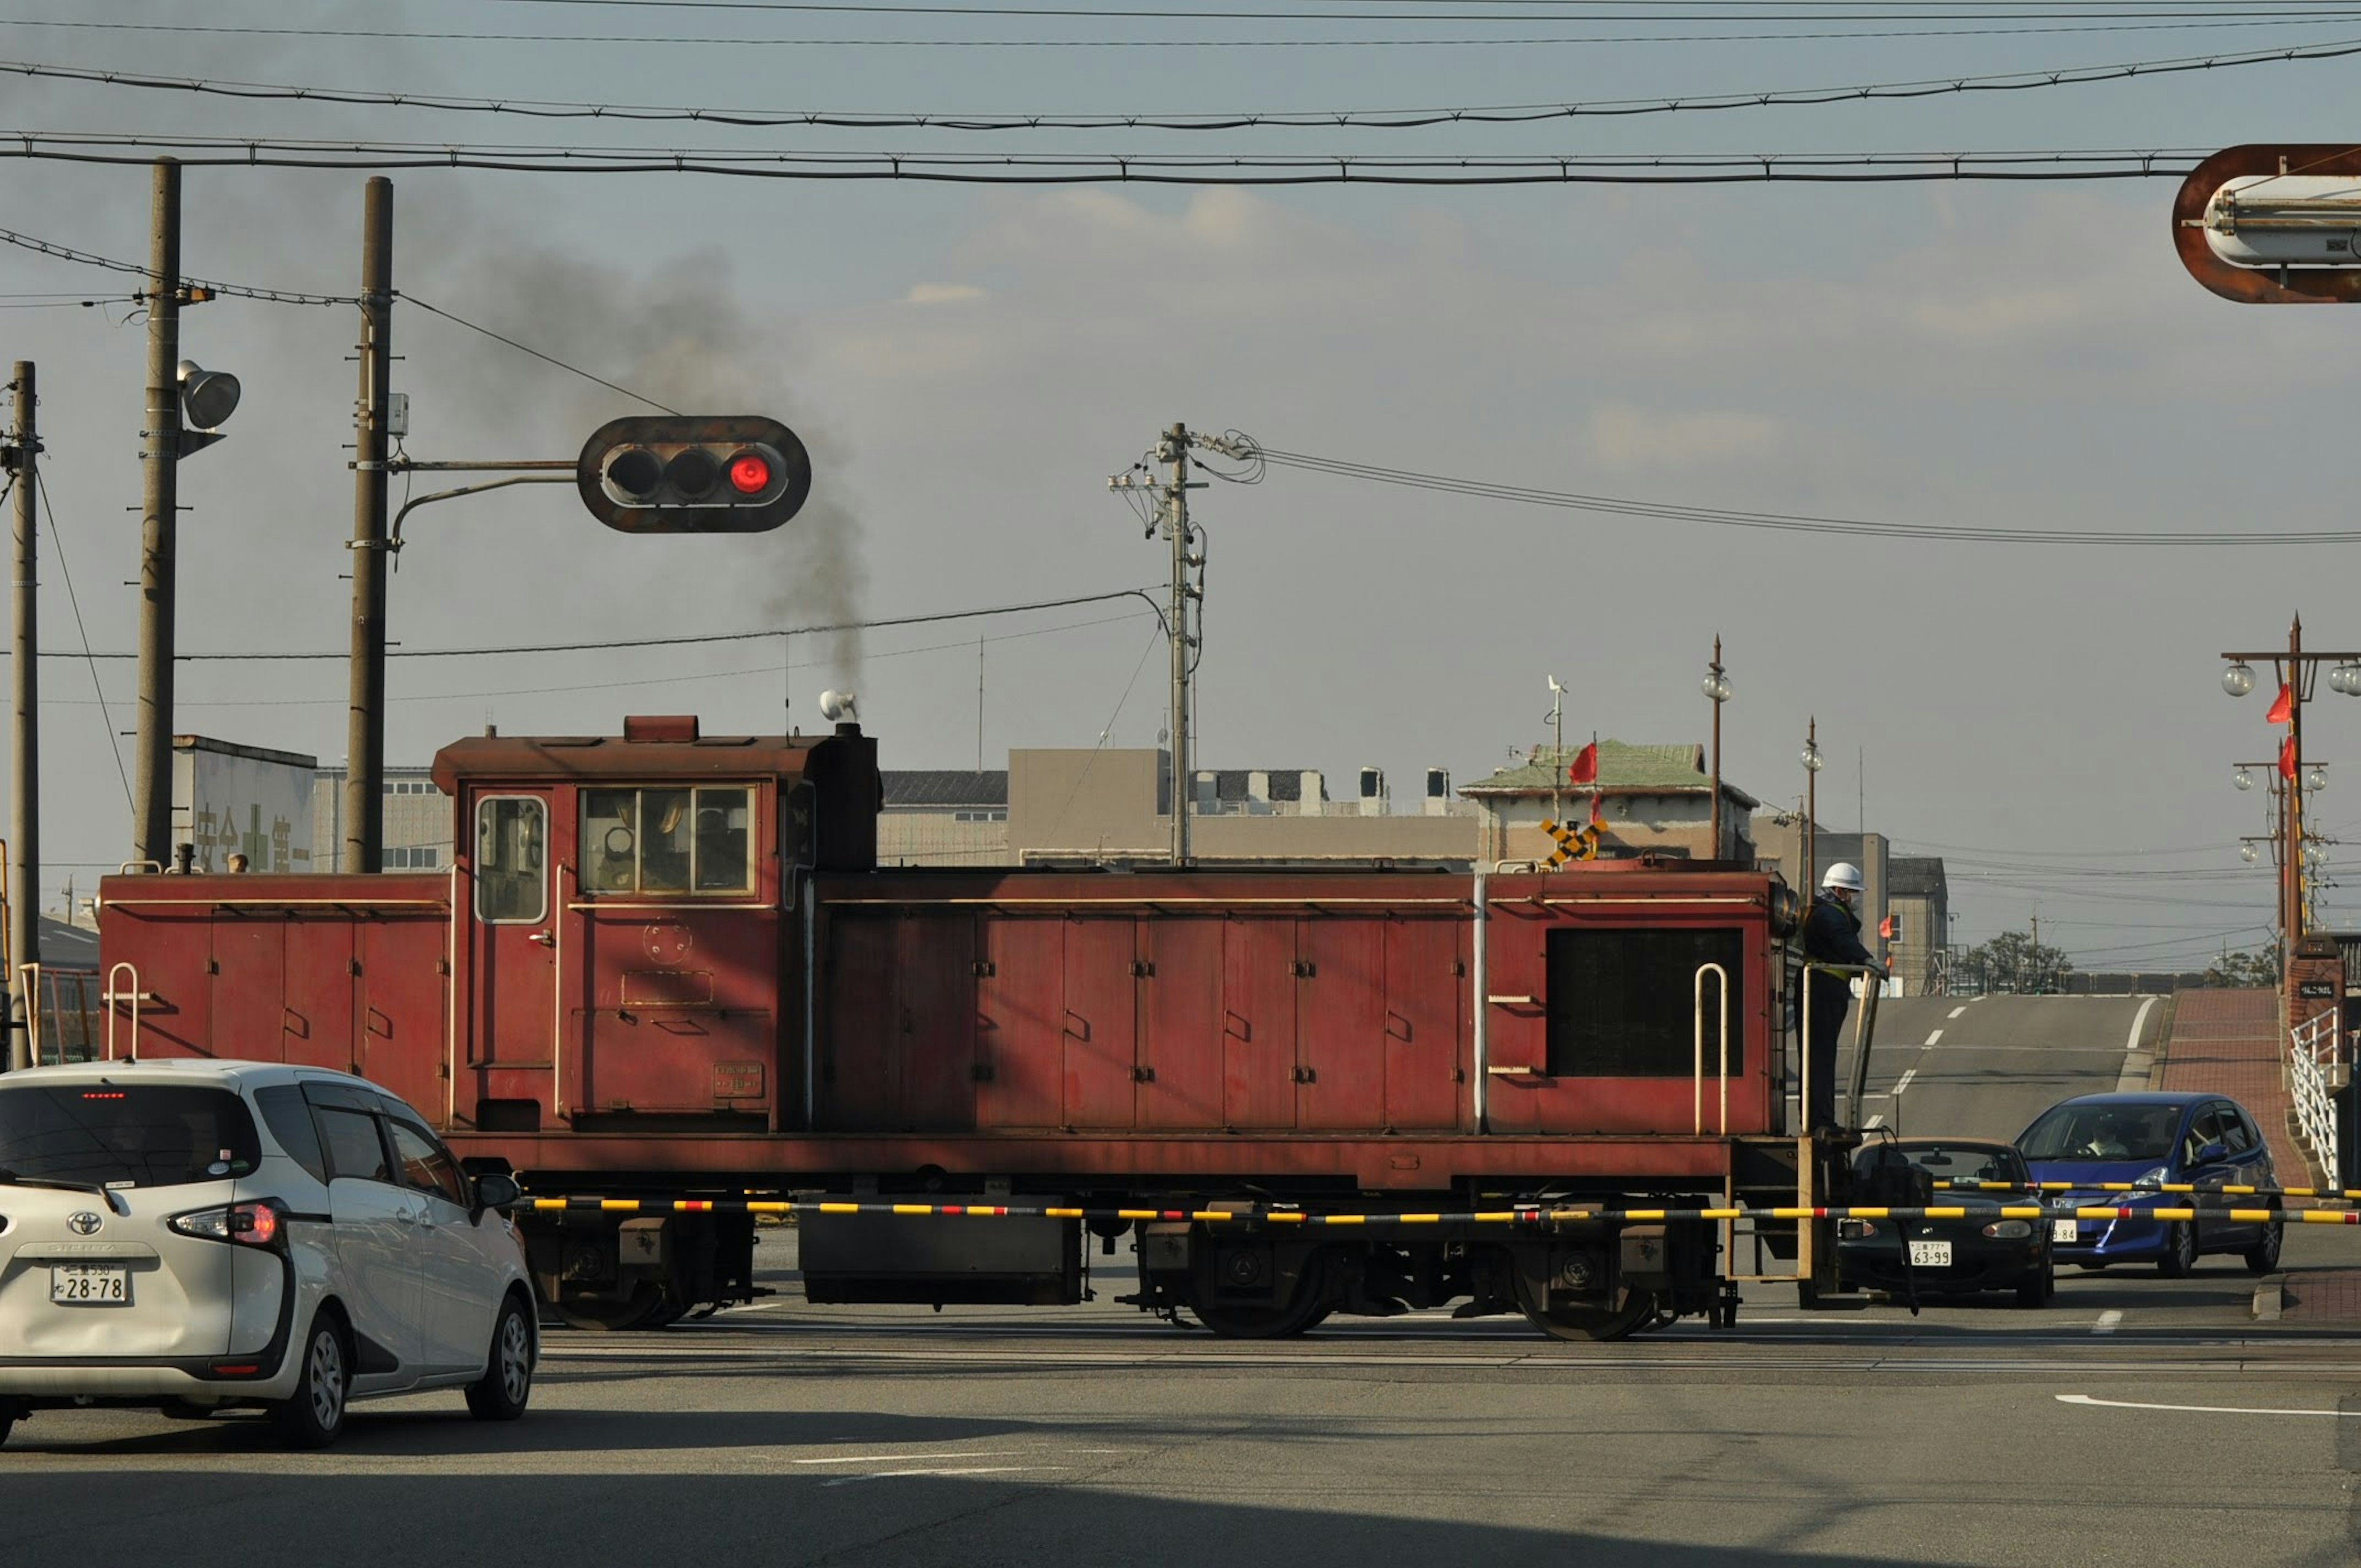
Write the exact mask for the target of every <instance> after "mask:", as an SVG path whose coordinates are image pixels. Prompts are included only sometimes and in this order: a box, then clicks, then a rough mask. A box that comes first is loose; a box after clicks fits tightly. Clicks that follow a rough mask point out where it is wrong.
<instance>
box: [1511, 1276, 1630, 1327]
mask: <svg viewBox="0 0 2361 1568" xmlns="http://www.w3.org/2000/svg"><path fill="white" fill-rule="evenodd" d="M1515 1279H1516V1288H1517V1306H1518V1308H1519V1310H1521V1311H1522V1312H1523V1313H1524V1314H1525V1321H1528V1322H1530V1323H1532V1325H1533V1327H1535V1328H1537V1329H1539V1330H1541V1331H1542V1332H1543V1333H1545V1334H1547V1335H1549V1337H1550V1338H1552V1339H1565V1340H1586V1341H1588V1340H1609V1339H1628V1338H1630V1337H1631V1335H1633V1334H1635V1333H1638V1332H1640V1331H1641V1330H1642V1329H1645V1328H1651V1327H1653V1326H1654V1324H1655V1321H1656V1299H1655V1298H1654V1297H1653V1296H1652V1295H1650V1294H1648V1293H1647V1292H1645V1291H1639V1290H1627V1291H1625V1292H1624V1293H1623V1304H1622V1305H1621V1306H1620V1307H1606V1306H1598V1307H1594V1306H1590V1305H1587V1304H1586V1305H1582V1306H1574V1307H1553V1306H1551V1305H1550V1304H1549V1301H1548V1299H1546V1297H1543V1299H1539V1300H1536V1299H1534V1294H1535V1293H1534V1291H1533V1289H1532V1287H1530V1286H1529V1285H1527V1283H1526V1282H1525V1277H1524V1275H1523V1274H1522V1273H1521V1272H1520V1273H1518V1274H1517V1275H1516V1276H1515Z"/></svg>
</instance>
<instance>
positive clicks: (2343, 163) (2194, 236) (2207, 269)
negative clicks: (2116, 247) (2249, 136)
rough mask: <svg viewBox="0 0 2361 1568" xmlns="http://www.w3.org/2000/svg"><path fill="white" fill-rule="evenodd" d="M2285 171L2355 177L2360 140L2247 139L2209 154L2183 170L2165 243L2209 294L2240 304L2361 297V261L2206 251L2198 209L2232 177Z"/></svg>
mask: <svg viewBox="0 0 2361 1568" xmlns="http://www.w3.org/2000/svg"><path fill="white" fill-rule="evenodd" d="M2275 174H2284V175H2290V176H2311V177H2315V178H2319V177H2328V178H2335V177H2342V176H2361V147H2345V146H2340V145H2338V144H2336V143H2334V142H2319V143H2299V144H2295V145H2280V146H2273V145H2268V144H2265V143H2259V142H2257V143H2253V144H2250V145H2248V146H2246V147H2234V148H2225V149H2224V150H2223V151H2221V152H2217V153H2215V154H2214V155H2213V157H2211V158H2209V159H2206V160H2205V161H2204V162H2202V163H2201V164H2199V165H2198V166H2197V167H2196V168H2195V169H2194V170H2191V171H2190V175H2189V178H2188V179H2186V180H2184V181H2181V182H2180V193H2179V194H2178V195H2176V196H2175V197H2174V198H2173V202H2172V248H2173V249H2174V250H2175V251H2177V252H2178V253H2179V254H2180V265H2181V266H2183V267H2185V268H2187V269H2189V275H2190V276H2191V278H2194V279H2196V280H2198V281H2199V282H2200V283H2202V284H2204V285H2205V287H2206V288H2208V289H2210V290H2212V291H2213V292H2214V293H2216V294H2219V295H2221V296H2222V297H2223V298H2224V299H2225V300H2231V301H2235V302H2237V303H2239V304H2242V305H2339V304H2352V303H2355V302H2361V267H2349V268H2340V267H2240V266H2238V265H2236V264H2235V263H2234V262H2229V261H2224V260H2223V259H2222V258H2220V257H2218V256H2216V255H2214V254H2213V247H2212V246H2211V245H2209V244H2207V243H2206V239H2205V210H2206V207H2207V206H2208V204H2210V203H2212V201H2213V195H2214V192H2218V191H2219V190H2221V189H2222V187H2223V186H2224V185H2225V184H2227V183H2228V182H2229V181H2233V180H2237V179H2241V178H2245V177H2249V176H2258V175H2259V176H2269V175H2275Z"/></svg>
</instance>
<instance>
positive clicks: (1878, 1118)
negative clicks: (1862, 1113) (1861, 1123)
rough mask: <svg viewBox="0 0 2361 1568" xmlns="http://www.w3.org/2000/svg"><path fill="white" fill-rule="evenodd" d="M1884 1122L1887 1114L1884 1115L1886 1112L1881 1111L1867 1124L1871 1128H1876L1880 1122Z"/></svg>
mask: <svg viewBox="0 0 2361 1568" xmlns="http://www.w3.org/2000/svg"><path fill="white" fill-rule="evenodd" d="M1884 1120H1885V1113H1884V1112H1883V1111H1880V1112H1879V1113H1877V1114H1876V1115H1874V1116H1872V1117H1871V1118H1870V1119H1869V1121H1868V1123H1867V1124H1866V1125H1868V1126H1871V1127H1874V1126H1876V1125H1877V1124H1879V1123H1880V1122H1883V1121H1884Z"/></svg>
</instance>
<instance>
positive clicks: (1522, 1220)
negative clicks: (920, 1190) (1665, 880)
mask: <svg viewBox="0 0 2361 1568" xmlns="http://www.w3.org/2000/svg"><path fill="white" fill-rule="evenodd" d="M519 1207H522V1208H529V1209H531V1210H533V1212H538V1213H558V1212H565V1213H584V1212H589V1213H610V1214H618V1213H620V1214H798V1215H801V1214H833V1215H843V1214H878V1215H894V1216H899V1217H902V1218H951V1217H972V1218H976V1219H1017V1220H1085V1221H1093V1222H1108V1221H1115V1222H1123V1223H1130V1222H1133V1221H1138V1220H1148V1221H1166V1222H1172V1221H1179V1222H1185V1223H1191V1224H1230V1225H1257V1224H1264V1225H1281V1226H1287V1225H1300V1226H1306V1227H1339V1226H1379V1227H1383V1226H1391V1225H1486V1226H1490V1225H1511V1226H1513V1225H1536V1224H1585V1223H1614V1224H1643V1223H1644V1224H1654V1223H1664V1222H1669V1221H1689V1220H1697V1221H1722V1220H1780V1221H1794V1220H1899V1221H1917V1220H2067V1219H2073V1220H2195V1219H2206V1220H2242V1221H2249V1222H2268V1221H2273V1220H2280V1221H2285V1222H2287V1223H2290V1224H2296V1223H2302V1224H2323V1225H2361V1211H2356V1210H2350V1209H2338V1210H2330V1209H2292V1210H2281V1209H2205V1210H2202V1211H2201V1210H2199V1209H2196V1208H2193V1207H2179V1208H2164V1207H2148V1206H2145V1205H2144V1206H2142V1207H2139V1208H2133V1207H2131V1206H2129V1205H2114V1204H2095V1203H2086V1204H2078V1205H2074V1206H2071V1207H2069V1206H2066V1205H2062V1204H2041V1203H1974V1204H1969V1203H1959V1204H1934V1205H1921V1206H1918V1207H1915V1208H1912V1207H1901V1206H1893V1205H1860V1204H1855V1205H1829V1206H1819V1207H1811V1208H1771V1209H1607V1208H1587V1207H1581V1206H1561V1207H1551V1208H1543V1207H1539V1206H1532V1207H1517V1208H1510V1209H1488V1210H1487V1209H1477V1210H1469V1211H1464V1212H1421V1213H1399V1214H1325V1213H1306V1212H1301V1211H1297V1210H1292V1209H1264V1210H1251V1211H1243V1212H1241V1211H1233V1210H1228V1209H1094V1208H1082V1207H1067V1206H1062V1205H1055V1204H1044V1203H891V1202H884V1201H868V1202H861V1201H837V1200H829V1199H784V1198H782V1199H760V1198H598V1197H588V1196H576V1197H566V1198H533V1199H528V1200H526V1201H525V1202H524V1203H522V1204H521V1205H519Z"/></svg>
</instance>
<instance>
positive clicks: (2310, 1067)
mask: <svg viewBox="0 0 2361 1568" xmlns="http://www.w3.org/2000/svg"><path fill="white" fill-rule="evenodd" d="M2340 1065H2341V1064H2340V1062H2339V1060H2338V1055H2337V1036H2336V1010H2335V1009H2334V1008H2331V1009H2329V1010H2328V1011H2327V1012H2325V1013H2323V1014H2320V1015H2319V1016H2318V1017H2316V1018H2313V1019H2312V1020H2311V1021H2310V1022H2308V1023H2304V1024H2300V1025H2297V1026H2296V1027H2295V1028H2293V1029H2290V1030H2289V1031H2288V1095H2289V1097H2290V1099H2292V1100H2293V1101H2294V1102H2295V1123H2296V1130H2297V1131H2298V1132H2299V1133H2301V1135H2302V1136H2303V1142H2304V1145H2305V1147H2306V1148H2307V1149H2308V1150H2309V1151H2310V1153H2311V1156H2312V1163H2314V1164H2315V1165H2317V1166H2318V1167H2319V1168H2321V1169H2323V1170H2325V1171H2330V1172H2334V1170H2335V1169H2336V1098H2335V1092H2334V1091H2335V1090H2336V1088H2337V1087H2338V1086H2337V1085H2336V1084H2334V1082H2332V1081H2331V1080H2330V1078H2329V1073H2330V1071H2331V1069H2336V1068H2338V1067H2340Z"/></svg>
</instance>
